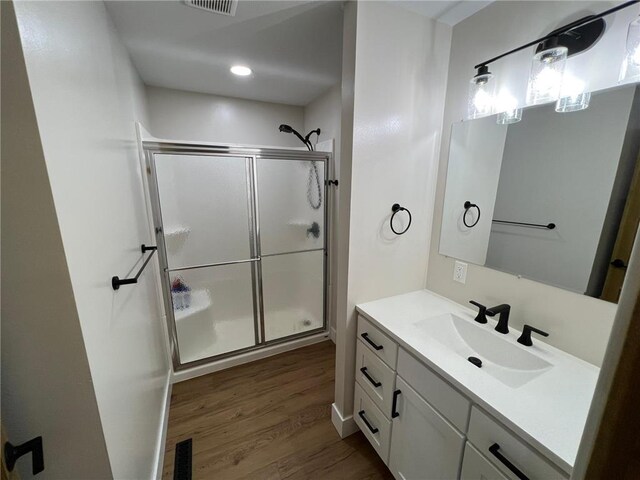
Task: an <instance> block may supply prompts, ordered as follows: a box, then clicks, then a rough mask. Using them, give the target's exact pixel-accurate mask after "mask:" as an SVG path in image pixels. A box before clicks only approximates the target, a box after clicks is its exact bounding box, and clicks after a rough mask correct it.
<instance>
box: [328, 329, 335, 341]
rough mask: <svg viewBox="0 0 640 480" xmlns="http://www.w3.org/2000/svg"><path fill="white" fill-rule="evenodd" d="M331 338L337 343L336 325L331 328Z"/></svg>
mask: <svg viewBox="0 0 640 480" xmlns="http://www.w3.org/2000/svg"><path fill="white" fill-rule="evenodd" d="M329 338H330V339H331V341H332V342H333V343H334V344H335V343H336V329H335V328H334V327H331V329H330V330H329Z"/></svg>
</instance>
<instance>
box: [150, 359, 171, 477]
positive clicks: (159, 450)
mask: <svg viewBox="0 0 640 480" xmlns="http://www.w3.org/2000/svg"><path fill="white" fill-rule="evenodd" d="M172 386H173V384H172V383H171V370H169V371H168V372H167V379H166V381H165V386H164V404H163V406H162V412H161V417H160V422H161V423H160V428H159V429H158V441H157V444H156V455H155V467H154V468H155V472H154V473H153V476H152V477H151V478H152V479H154V480H161V478H162V468H163V466H164V451H165V447H166V443H167V429H168V428H169V408H170V407H171V388H172Z"/></svg>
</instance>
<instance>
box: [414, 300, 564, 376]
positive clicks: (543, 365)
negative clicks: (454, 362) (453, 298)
mask: <svg viewBox="0 0 640 480" xmlns="http://www.w3.org/2000/svg"><path fill="white" fill-rule="evenodd" d="M414 325H415V326H416V327H417V328H418V329H419V330H420V331H422V332H424V334H425V335H428V336H429V337H431V338H433V339H434V340H436V341H437V342H438V343H440V344H441V345H443V346H444V347H446V348H448V349H450V350H451V351H453V352H454V353H455V354H456V355H457V356H460V357H461V359H463V360H464V361H467V358H468V357H470V356H473V357H477V358H479V359H480V360H482V367H481V368H479V369H478V373H480V371H482V372H485V373H487V374H488V375H491V376H492V377H494V378H495V379H496V380H498V381H500V382H502V383H503V384H505V385H507V386H509V387H512V388H517V387H520V386H522V385H524V384H525V383H528V382H530V381H531V380H533V379H534V378H536V377H539V376H540V375H542V374H544V373H545V372H547V371H548V370H549V369H551V368H552V367H553V365H552V364H551V363H549V362H548V361H546V360H545V359H543V358H540V357H539V356H537V355H536V354H534V353H532V352H529V351H527V350H526V349H527V347H524V346H521V345H519V344H517V343H515V339H514V338H513V337H511V336H506V335H502V334H500V333H498V332H496V331H494V329H493V326H492V325H490V324H484V325H483V324H479V323H478V324H476V323H474V322H473V321H469V320H465V319H464V318H461V317H458V316H457V315H453V314H449V313H447V314H444V315H439V316H436V317H431V318H428V319H425V320H420V321H418V322H416V323H415V324H414ZM469 367H470V368H477V367H475V366H474V365H473V364H471V363H470V362H469Z"/></svg>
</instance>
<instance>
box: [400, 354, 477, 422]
mask: <svg viewBox="0 0 640 480" xmlns="http://www.w3.org/2000/svg"><path fill="white" fill-rule="evenodd" d="M398 375H399V376H401V377H402V378H403V379H404V380H406V382H407V383H408V384H409V385H411V387H413V389H414V390H415V391H416V392H418V393H419V394H420V395H421V396H422V397H423V398H424V399H426V400H427V402H429V403H430V404H431V405H432V406H433V407H435V409H436V410H438V412H440V413H441V414H442V415H443V416H444V417H445V418H446V419H447V420H449V421H450V422H451V423H452V424H453V425H454V426H455V427H456V428H457V429H458V430H460V431H461V432H466V431H467V422H468V420H469V409H470V407H471V402H470V401H469V400H467V398H466V397H464V396H463V395H462V394H461V393H459V392H458V391H457V390H455V389H454V388H453V387H452V386H451V385H449V384H448V383H447V382H445V381H444V380H442V379H441V378H440V377H439V376H438V375H436V374H435V373H434V372H433V371H431V369H430V368H428V367H426V366H424V365H423V364H422V363H420V362H419V361H418V360H416V359H415V358H413V357H412V356H411V355H410V354H409V353H407V352H406V351H405V350H403V349H402V348H401V349H400V352H399V353H398Z"/></svg>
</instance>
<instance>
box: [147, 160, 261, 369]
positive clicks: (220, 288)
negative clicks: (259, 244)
mask: <svg viewBox="0 0 640 480" xmlns="http://www.w3.org/2000/svg"><path fill="white" fill-rule="evenodd" d="M151 163H152V168H153V171H154V175H155V179H156V186H157V192H156V193H157V195H156V197H157V200H158V202H157V203H158V205H157V206H156V212H155V215H156V224H158V220H159V223H160V225H161V232H160V233H161V239H162V240H163V242H160V243H161V244H162V246H163V248H162V249H161V250H162V251H161V253H164V256H165V258H166V276H165V285H164V288H165V297H166V303H167V305H168V306H170V309H171V311H172V313H173V319H174V324H175V335H176V338H177V347H178V348H177V350H178V352H179V363H180V364H182V365H184V364H186V363H190V362H195V361H198V360H201V359H204V358H208V357H213V356H218V355H222V354H225V353H229V352H232V351H237V350H242V349H245V348H249V347H253V346H255V345H256V344H257V343H258V336H257V335H258V330H257V328H256V325H257V292H256V288H257V287H256V268H257V267H256V264H257V262H258V259H257V256H256V251H255V250H256V245H255V240H254V238H253V226H252V222H253V198H252V181H253V180H252V159H251V158H245V157H234V156H219V155H187V154H163V153H155V154H153V162H151ZM167 313H169V312H167Z"/></svg>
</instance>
